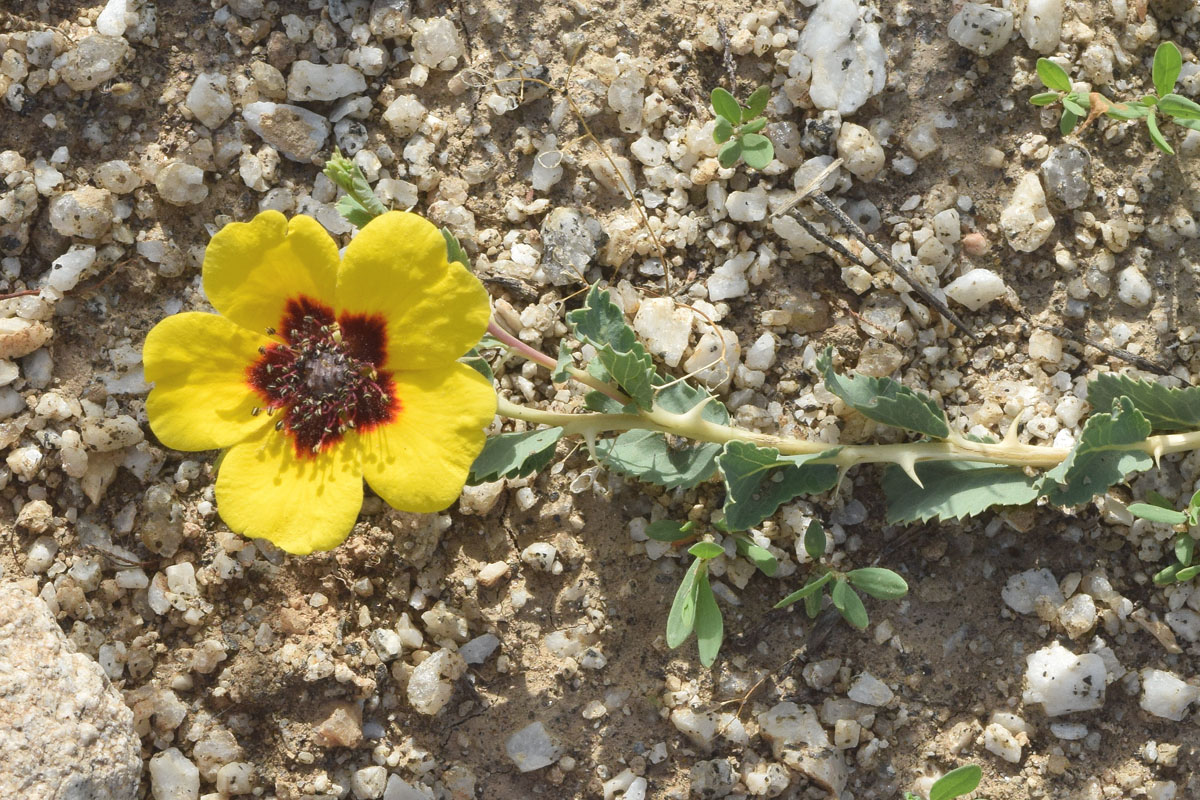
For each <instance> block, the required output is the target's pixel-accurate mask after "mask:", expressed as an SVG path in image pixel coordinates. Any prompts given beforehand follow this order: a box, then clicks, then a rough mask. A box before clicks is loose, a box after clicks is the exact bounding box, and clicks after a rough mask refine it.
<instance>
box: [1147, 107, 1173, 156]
mask: <svg viewBox="0 0 1200 800" xmlns="http://www.w3.org/2000/svg"><path fill="white" fill-rule="evenodd" d="M1146 130H1148V131H1149V132H1150V141H1152V142H1154V146H1155V147H1157V148H1158V149H1159V150H1161V151H1163V152H1164V153H1166V154H1167V155H1169V156H1173V155H1175V148H1174V147H1171V143H1170V142H1168V141H1167V137H1165V136H1163V135H1162V131H1161V130H1159V128H1158V118H1157V117H1156V116H1155V115H1154V114H1148V115H1147V116H1146Z"/></svg>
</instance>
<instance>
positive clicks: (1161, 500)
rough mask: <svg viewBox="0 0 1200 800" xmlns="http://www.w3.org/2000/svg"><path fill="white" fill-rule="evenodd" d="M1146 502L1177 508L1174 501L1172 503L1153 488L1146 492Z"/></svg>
mask: <svg viewBox="0 0 1200 800" xmlns="http://www.w3.org/2000/svg"><path fill="white" fill-rule="evenodd" d="M1146 502H1147V503H1149V504H1150V505H1152V506H1158V507H1159V508H1170V509H1174V508H1175V504H1174V503H1172V502H1171V501H1170V500H1168V499H1167V498H1165V497H1163V496H1162V495H1161V494H1160V493H1158V492H1156V491H1154V490H1153V489H1151V490H1150V491H1148V492H1146Z"/></svg>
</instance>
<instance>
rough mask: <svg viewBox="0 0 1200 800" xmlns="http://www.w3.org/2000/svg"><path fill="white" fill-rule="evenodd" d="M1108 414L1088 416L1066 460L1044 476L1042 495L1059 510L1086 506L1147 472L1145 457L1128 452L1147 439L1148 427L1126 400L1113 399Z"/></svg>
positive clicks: (1148, 462)
mask: <svg viewBox="0 0 1200 800" xmlns="http://www.w3.org/2000/svg"><path fill="white" fill-rule="evenodd" d="M1112 409H1113V410H1112V413H1111V414H1092V416H1091V417H1089V418H1088V421H1087V423H1086V424H1085V425H1084V426H1083V431H1082V432H1081V433H1080V435H1079V442H1078V444H1076V445H1075V449H1074V450H1072V451H1071V453H1070V455H1068V456H1067V458H1066V460H1065V461H1063V462H1062V463H1061V464H1059V465H1058V466H1057V467H1055V468H1054V469H1052V470H1050V471H1049V472H1047V473H1046V474H1045V476H1044V477H1043V480H1042V487H1043V491H1044V492H1045V493H1046V496H1047V497H1049V498H1050V502H1052V503H1054V504H1055V505H1060V506H1077V505H1079V504H1081V503H1086V502H1087V501H1089V500H1091V499H1092V498H1093V497H1095V496H1096V495H1098V494H1100V493H1101V492H1104V491H1105V490H1107V489H1108V487H1110V486H1112V485H1113V484H1115V483H1118V482H1120V481H1122V480H1124V479H1125V478H1126V477H1127V476H1129V475H1130V474H1132V473H1134V472H1140V471H1142V470H1146V469H1149V468H1150V467H1151V466H1153V465H1154V459H1153V458H1151V457H1150V454H1149V453H1146V452H1143V451H1142V450H1139V449H1136V448H1131V447H1130V445H1136V444H1138V443H1139V442H1144V441H1145V440H1146V437H1147V436H1149V435H1150V430H1151V428H1150V423H1149V422H1147V421H1146V418H1145V417H1144V416H1142V414H1141V412H1139V411H1138V410H1137V409H1136V408H1134V405H1133V401H1132V400H1130V399H1129V398H1128V397H1120V398H1117V401H1116V402H1115V403H1113V406H1112Z"/></svg>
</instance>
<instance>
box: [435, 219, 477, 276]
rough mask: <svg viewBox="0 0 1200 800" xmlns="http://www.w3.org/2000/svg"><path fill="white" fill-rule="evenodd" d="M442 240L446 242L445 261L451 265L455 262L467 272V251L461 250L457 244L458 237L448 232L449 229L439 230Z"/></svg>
mask: <svg viewBox="0 0 1200 800" xmlns="http://www.w3.org/2000/svg"><path fill="white" fill-rule="evenodd" d="M441 231H442V238H443V239H445V240H446V260H447V261H449V262H450V263H451V264H454V263H455V262H457V263H459V264H462V265H463V266H464V267H466V268H467V269H468V270H469V269H471V259H470V258H468V257H467V251H466V250H463V248H462V245H461V244H459V242H458V237H457V236H455V235H454V234H453V233H451V232H450V229H449V228H446V227H443V228H441Z"/></svg>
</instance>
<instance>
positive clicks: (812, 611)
mask: <svg viewBox="0 0 1200 800" xmlns="http://www.w3.org/2000/svg"><path fill="white" fill-rule="evenodd" d="M823 595H824V593H823V592H813V593H812V594H810V595H809V596H808V597H806V598H804V613H805V614H807V615H808V618H809V619H816V618H817V614H820V613H821V597H822V596H823Z"/></svg>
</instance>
